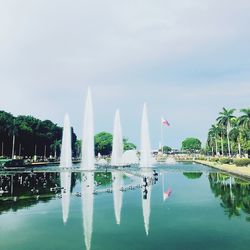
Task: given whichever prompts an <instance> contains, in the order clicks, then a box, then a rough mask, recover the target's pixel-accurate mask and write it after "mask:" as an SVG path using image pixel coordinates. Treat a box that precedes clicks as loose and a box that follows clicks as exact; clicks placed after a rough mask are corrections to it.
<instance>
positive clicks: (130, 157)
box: [122, 149, 139, 165]
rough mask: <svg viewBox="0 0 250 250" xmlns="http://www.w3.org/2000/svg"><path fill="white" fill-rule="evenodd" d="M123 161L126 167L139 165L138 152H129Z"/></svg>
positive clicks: (125, 153) (124, 155)
mask: <svg viewBox="0 0 250 250" xmlns="http://www.w3.org/2000/svg"><path fill="white" fill-rule="evenodd" d="M122 161H123V164H124V165H131V164H139V157H138V155H137V150H134V149H133V150H127V151H125V152H124V153H123V156H122Z"/></svg>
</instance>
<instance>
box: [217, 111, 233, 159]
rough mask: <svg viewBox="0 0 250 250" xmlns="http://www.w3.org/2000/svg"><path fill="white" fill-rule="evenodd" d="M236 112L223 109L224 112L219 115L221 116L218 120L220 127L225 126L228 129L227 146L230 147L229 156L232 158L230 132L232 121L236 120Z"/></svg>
mask: <svg viewBox="0 0 250 250" xmlns="http://www.w3.org/2000/svg"><path fill="white" fill-rule="evenodd" d="M234 111H235V109H226V108H223V111H222V112H220V113H219V115H220V116H219V117H218V118H217V119H216V120H217V122H218V123H219V124H220V125H223V126H224V127H225V128H226V129H227V146H228V155H229V156H231V149H230V139H229V132H230V127H231V123H232V119H233V118H235V116H234V115H233V113H234Z"/></svg>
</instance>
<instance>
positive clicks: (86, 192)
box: [82, 172, 94, 250]
mask: <svg viewBox="0 0 250 250" xmlns="http://www.w3.org/2000/svg"><path fill="white" fill-rule="evenodd" d="M93 208H94V173H91V172H88V173H85V174H83V175H82V214H83V230H84V240H85V246H86V249H87V250H89V249H90V248H91V238H92V231H93Z"/></svg>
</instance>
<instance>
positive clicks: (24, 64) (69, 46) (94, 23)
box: [0, 0, 250, 148]
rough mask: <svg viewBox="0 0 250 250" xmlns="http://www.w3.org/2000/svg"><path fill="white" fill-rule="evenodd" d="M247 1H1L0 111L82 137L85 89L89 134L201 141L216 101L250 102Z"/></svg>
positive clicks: (217, 105)
mask: <svg viewBox="0 0 250 250" xmlns="http://www.w3.org/2000/svg"><path fill="white" fill-rule="evenodd" d="M249 13H250V1H249V0H238V1H235V0H220V1H216V0H202V1H200V0H154V1H151V0H150V1H149V0H127V1H120V0H91V1H90V0H73V1H72V0H37V1H33V0H22V1H20V0H8V1H7V0H0V110H5V111H8V112H10V113H12V114H14V115H19V114H23V115H33V116H35V117H37V118H40V119H42V120H45V119H50V120H52V121H53V122H55V123H57V124H58V125H60V126H62V125H63V119H64V114H65V112H68V113H69V116H70V118H71V124H72V126H73V127H74V129H75V131H76V134H77V135H78V137H80V138H81V135H82V126H83V113H84V102H85V98H86V94H87V88H88V86H90V87H91V89H92V94H93V101H94V120H95V132H96V133H97V132H100V131H108V132H112V130H113V119H114V114H115V110H116V109H117V108H119V109H120V112H121V120H122V127H123V135H124V137H127V138H129V139H130V141H132V142H134V143H135V144H137V145H138V147H139V145H140V126H141V125H140V123H141V115H142V108H143V103H144V102H146V103H147V105H148V112H149V114H148V115H149V123H150V135H151V142H152V147H153V148H157V147H158V145H159V141H160V126H161V125H160V118H161V116H163V117H164V118H166V119H167V120H168V121H169V123H170V124H171V126H170V127H168V128H165V129H164V139H163V143H164V144H167V145H169V146H171V147H174V148H180V146H181V141H182V140H183V139H185V138H186V137H197V138H199V139H200V140H201V141H202V142H205V141H206V135H207V131H208V129H209V127H210V126H211V124H213V123H214V122H215V119H216V117H217V116H218V113H219V112H220V111H221V110H222V108H223V107H226V108H237V109H240V108H247V107H250V104H249V99H250V30H249V24H250V15H249Z"/></svg>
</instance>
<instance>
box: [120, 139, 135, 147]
mask: <svg viewBox="0 0 250 250" xmlns="http://www.w3.org/2000/svg"><path fill="white" fill-rule="evenodd" d="M123 147H124V148H123V149H124V150H133V149H136V146H135V144H133V143H132V142H129V141H128V139H127V138H124V139H123Z"/></svg>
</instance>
